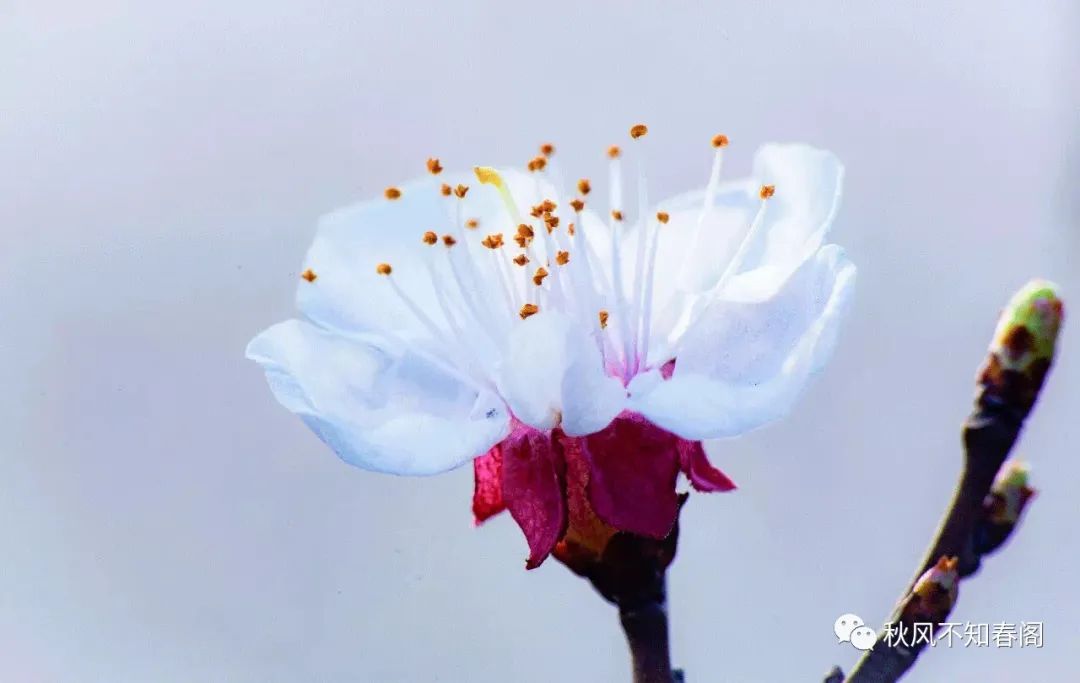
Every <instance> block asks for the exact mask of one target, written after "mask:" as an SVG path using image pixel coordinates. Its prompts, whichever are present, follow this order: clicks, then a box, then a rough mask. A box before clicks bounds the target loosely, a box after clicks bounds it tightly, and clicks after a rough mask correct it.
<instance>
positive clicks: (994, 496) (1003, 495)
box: [989, 460, 1035, 525]
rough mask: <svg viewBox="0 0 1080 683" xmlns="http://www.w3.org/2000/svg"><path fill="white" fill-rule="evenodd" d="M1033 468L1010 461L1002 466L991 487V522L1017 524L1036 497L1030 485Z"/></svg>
mask: <svg viewBox="0 0 1080 683" xmlns="http://www.w3.org/2000/svg"><path fill="white" fill-rule="evenodd" d="M1030 473H1031V468H1030V467H1028V465H1027V463H1023V462H1019V461H1016V460H1010V461H1008V462H1006V463H1005V464H1004V465H1002V466H1001V469H999V470H998V473H997V476H996V477H995V478H994V483H993V485H992V486H991V487H990V494H991V498H990V502H991V504H990V507H989V517H990V521H991V522H993V523H995V524H1010V525H1012V524H1016V522H1017V521H1019V519H1020V513H1021V512H1023V511H1024V506H1025V505H1027V503H1028V501H1029V500H1031V498H1032V496H1034V495H1035V489H1033V488H1031V487H1030V486H1029V485H1028V476H1029V475H1030Z"/></svg>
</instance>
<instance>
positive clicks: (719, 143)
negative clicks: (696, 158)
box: [712, 133, 728, 147]
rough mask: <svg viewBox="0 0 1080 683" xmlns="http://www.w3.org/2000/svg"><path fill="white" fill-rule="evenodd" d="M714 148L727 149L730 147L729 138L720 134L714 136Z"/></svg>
mask: <svg viewBox="0 0 1080 683" xmlns="http://www.w3.org/2000/svg"><path fill="white" fill-rule="evenodd" d="M712 146H713V147H727V146H728V137H727V136H726V135H723V134H719V133H718V134H716V135H714V136H713V139H712Z"/></svg>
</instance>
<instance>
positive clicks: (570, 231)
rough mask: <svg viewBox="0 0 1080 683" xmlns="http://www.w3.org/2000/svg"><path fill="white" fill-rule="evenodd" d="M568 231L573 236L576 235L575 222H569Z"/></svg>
mask: <svg viewBox="0 0 1080 683" xmlns="http://www.w3.org/2000/svg"><path fill="white" fill-rule="evenodd" d="M566 232H568V233H570V236H571V237H573V236H574V224H573V223H567V224H566Z"/></svg>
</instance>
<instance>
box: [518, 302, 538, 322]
mask: <svg viewBox="0 0 1080 683" xmlns="http://www.w3.org/2000/svg"><path fill="white" fill-rule="evenodd" d="M539 312H540V307H539V306H537V305H536V304H525V305H524V306H522V307H521V310H520V311H518V315H519V316H521V319H522V320H524V319H525V318H528V317H529V316H530V315H536V314H537V313H539Z"/></svg>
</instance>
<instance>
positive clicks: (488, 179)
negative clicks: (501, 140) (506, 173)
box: [473, 166, 503, 187]
mask: <svg viewBox="0 0 1080 683" xmlns="http://www.w3.org/2000/svg"><path fill="white" fill-rule="evenodd" d="M473 173H475V174H476V179H477V180H479V181H480V184H481V185H494V186H495V187H502V186H503V179H502V176H501V175H499V172H498V171H496V170H495V169H493V168H492V167H490V166H477V167H475V168H473Z"/></svg>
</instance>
